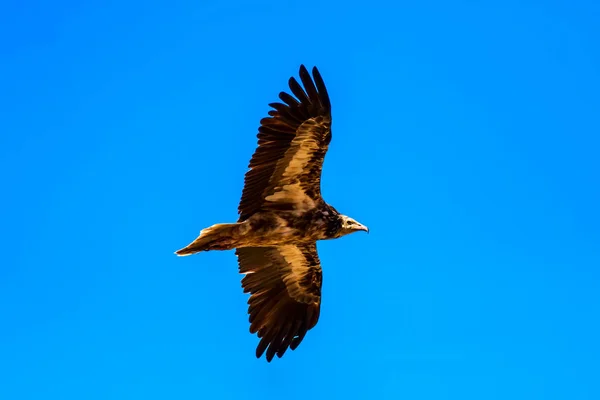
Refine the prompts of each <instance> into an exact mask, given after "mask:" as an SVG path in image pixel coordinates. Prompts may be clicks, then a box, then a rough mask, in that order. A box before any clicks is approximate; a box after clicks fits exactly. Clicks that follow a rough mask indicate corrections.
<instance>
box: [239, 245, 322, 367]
mask: <svg viewBox="0 0 600 400" xmlns="http://www.w3.org/2000/svg"><path fill="white" fill-rule="evenodd" d="M236 255H237V256H238V263H239V266H240V268H239V270H240V273H242V274H246V276H245V277H244V278H243V279H242V287H243V288H244V292H245V293H250V299H248V314H249V321H250V333H257V334H258V337H259V338H261V340H260V342H259V344H258V346H257V348H256V357H261V356H262V355H263V354H264V353H265V351H266V358H267V361H269V362H270V361H271V360H272V359H273V357H274V356H275V355H277V356H278V357H281V356H283V354H284V353H285V351H286V350H287V349H288V348H291V349H292V350H294V349H295V348H296V347H298V345H299V344H300V342H302V340H303V339H304V336H305V335H306V332H307V331H308V330H309V329H311V328H313V327H314V326H315V325H316V324H317V321H318V319H319V313H320V307H321V282H322V275H321V264H320V261H319V256H318V254H317V247H316V243H311V244H305V245H285V246H278V247H246V248H239V249H236Z"/></svg>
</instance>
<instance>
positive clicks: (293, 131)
mask: <svg viewBox="0 0 600 400" xmlns="http://www.w3.org/2000/svg"><path fill="white" fill-rule="evenodd" d="M300 80H301V82H302V84H303V86H304V88H302V86H301V85H300V84H299V83H298V81H296V79H295V78H293V77H292V78H290V80H289V86H290V90H291V92H292V93H293V94H294V96H296V98H294V97H293V96H292V95H291V94H289V93H286V92H281V93H280V94H279V98H280V99H281V101H282V103H271V104H269V105H270V106H271V107H273V110H271V111H269V117H267V118H263V119H262V120H261V121H260V127H259V129H258V130H259V133H258V148H257V149H256V151H255V152H254V154H253V155H252V158H251V160H250V164H249V168H250V170H249V171H248V172H247V173H246V176H245V178H244V190H243V192H242V198H241V200H240V204H239V207H238V211H239V213H240V220H245V219H246V218H248V217H250V216H251V215H252V214H254V213H255V212H257V211H259V210H261V209H263V210H264V209H282V208H283V209H296V210H297V209H301V210H306V209H308V208H311V207H313V206H314V204H316V203H317V202H318V201H319V200H320V196H321V169H322V166H323V159H324V158H325V154H326V152H327V149H328V146H329V142H330V141H331V104H330V101H329V95H328V93H327V89H326V87H325V83H324V82H323V79H322V78H321V75H320V73H319V71H318V69H317V68H316V67H315V68H313V77H312V78H311V76H310V74H309V72H308V70H307V69H306V67H304V65H302V66H300Z"/></svg>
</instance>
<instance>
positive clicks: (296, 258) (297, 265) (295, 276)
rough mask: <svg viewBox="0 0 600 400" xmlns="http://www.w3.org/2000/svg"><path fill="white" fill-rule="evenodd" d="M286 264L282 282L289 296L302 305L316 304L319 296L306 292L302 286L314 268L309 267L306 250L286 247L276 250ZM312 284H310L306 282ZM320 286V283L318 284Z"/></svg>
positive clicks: (291, 246)
mask: <svg viewBox="0 0 600 400" xmlns="http://www.w3.org/2000/svg"><path fill="white" fill-rule="evenodd" d="M277 250H278V251H279V253H280V254H281V255H282V257H283V258H284V260H285V261H286V263H287V266H283V268H282V269H283V271H284V275H283V282H284V283H285V286H286V288H287V291H288V293H289V294H290V296H291V297H292V298H293V299H294V300H296V301H299V302H302V303H308V304H310V303H316V302H318V301H320V296H316V295H314V294H313V293H312V292H311V291H309V290H307V287H306V286H308V285H302V283H303V282H305V281H306V277H307V275H309V274H310V273H311V271H310V269H311V268H316V265H310V261H309V260H307V258H306V250H305V249H301V248H300V247H298V246H294V245H288V246H280V247H278V248H277ZM315 256H316V253H315ZM307 283H309V284H312V282H310V280H309V282H307ZM319 286H320V283H319Z"/></svg>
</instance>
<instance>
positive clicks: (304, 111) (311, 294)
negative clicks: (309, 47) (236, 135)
mask: <svg viewBox="0 0 600 400" xmlns="http://www.w3.org/2000/svg"><path fill="white" fill-rule="evenodd" d="M312 75H313V76H312V78H311V76H310V74H309V72H308V70H307V69H306V68H305V67H304V66H303V65H302V66H300V80H301V82H302V85H303V86H304V89H303V88H302V86H301V85H300V84H299V83H298V81H296V79H294V78H293V77H292V78H290V80H289V87H290V90H291V92H292V93H293V95H294V96H295V98H294V97H293V96H292V95H290V94H288V93H285V92H281V93H280V94H279V98H280V99H281V101H282V102H283V103H279V102H278V103H271V104H270V106H271V107H272V108H273V110H271V111H269V117H267V118H263V119H262V120H261V121H260V127H259V129H258V131H259V133H258V148H257V149H256V151H255V153H254V154H253V156H252V158H251V160H250V164H249V168H250V169H249V171H248V172H247V173H246V175H245V180H244V189H243V191H242V198H241V200H240V204H239V207H238V212H239V219H238V222H237V223H233V224H216V225H213V226H211V227H209V228H207V229H204V230H202V231H201V232H200V235H199V236H198V238H197V239H196V240H195V241H193V242H192V243H191V244H189V245H188V246H186V247H185V248H183V249H181V250H178V251H177V252H176V254H178V255H189V254H194V253H197V252H200V251H209V250H229V249H234V248H235V249H236V251H235V253H236V255H237V257H238V263H239V271H240V273H242V274H244V275H245V277H244V278H243V279H242V287H243V289H244V292H246V293H250V298H249V300H248V314H249V320H250V332H251V333H256V334H257V335H258V337H259V338H260V342H259V344H258V346H257V348H256V356H257V357H260V356H262V355H263V354H264V353H265V352H266V359H267V361H271V360H272V359H273V357H274V356H275V355H277V356H278V357H281V356H282V355H283V354H284V353H285V352H286V350H287V349H288V348H291V349H292V350H294V349H295V348H296V347H298V345H299V344H300V343H301V342H302V340H303V339H304V337H305V335H306V332H307V331H308V330H310V329H312V328H313V327H314V326H315V325H316V324H317V321H318V319H319V314H320V307H321V284H322V274H321V264H320V261H319V257H318V254H317V247H316V241H317V240H325V239H334V238H338V237H341V236H343V235H347V234H350V233H353V232H356V231H360V230H363V231H368V228H367V227H366V226H363V225H361V224H360V223H358V222H357V221H355V220H353V219H352V218H349V217H347V216H345V215H341V214H339V213H338V212H337V210H335V208H333V207H332V206H330V205H329V204H327V203H326V202H325V201H324V200H323V198H322V197H321V170H322V167H323V160H324V158H325V154H326V152H327V149H328V147H329V143H330V142H331V103H330V100H329V95H328V93H327V89H326V87H325V83H324V82H323V79H322V78H321V75H320V73H319V71H318V70H317V68H316V67H315V68H313V74H312Z"/></svg>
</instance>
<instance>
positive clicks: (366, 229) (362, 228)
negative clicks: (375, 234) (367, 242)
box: [356, 223, 369, 233]
mask: <svg viewBox="0 0 600 400" xmlns="http://www.w3.org/2000/svg"><path fill="white" fill-rule="evenodd" d="M356 230H357V231H365V232H367V233H369V227H368V226H366V225H363V224H361V223H359V224H358V226H357V227H356Z"/></svg>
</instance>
